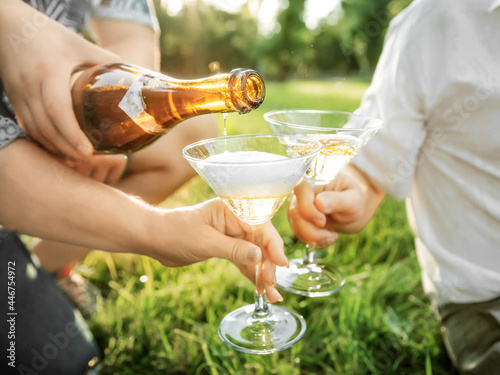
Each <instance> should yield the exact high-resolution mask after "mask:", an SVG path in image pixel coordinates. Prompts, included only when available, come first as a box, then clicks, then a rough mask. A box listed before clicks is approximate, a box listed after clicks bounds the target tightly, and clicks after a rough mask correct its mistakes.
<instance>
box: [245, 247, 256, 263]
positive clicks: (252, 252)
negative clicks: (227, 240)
mask: <svg viewBox="0 0 500 375" xmlns="http://www.w3.org/2000/svg"><path fill="white" fill-rule="evenodd" d="M257 257H258V254H257V249H255V248H252V249H250V250H248V251H247V259H248V260H249V261H250V262H253V261H255V260H257Z"/></svg>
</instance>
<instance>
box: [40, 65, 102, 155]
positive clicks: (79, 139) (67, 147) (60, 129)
mask: <svg viewBox="0 0 500 375" xmlns="http://www.w3.org/2000/svg"><path fill="white" fill-rule="evenodd" d="M69 75H70V73H69V72H68V81H69V79H70V77H69ZM41 98H42V101H43V109H44V110H45V113H46V121H44V123H43V124H39V126H40V127H42V126H43V128H44V129H46V131H50V132H51V133H50V135H51V137H50V138H49V137H47V136H46V138H49V140H50V141H51V142H52V143H53V144H54V145H55V146H56V147H57V148H58V149H59V150H61V152H62V153H63V154H64V155H66V156H69V157H72V158H75V159H76V160H85V159H88V158H89V157H90V156H91V155H92V153H93V146H92V144H91V143H90V141H89V140H88V139H87V137H86V135H85V133H84V132H83V131H82V130H81V128H80V126H79V124H78V122H77V120H76V117H75V114H74V111H73V102H72V99H71V91H70V87H69V85H66V86H64V85H61V83H60V82H58V81H55V80H51V79H50V78H48V79H47V80H46V81H44V82H43V86H42V92H41Z"/></svg>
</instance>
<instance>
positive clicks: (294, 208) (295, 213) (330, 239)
mask: <svg viewBox="0 0 500 375" xmlns="http://www.w3.org/2000/svg"><path fill="white" fill-rule="evenodd" d="M311 192H312V190H311ZM302 193H303V192H299V195H294V196H293V197H292V199H291V200H290V205H289V207H288V217H289V218H290V225H291V227H292V230H293V233H294V234H295V235H296V236H297V238H298V239H299V240H301V241H302V242H305V243H309V244H314V245H315V246H317V247H319V248H322V247H326V246H329V245H331V244H332V243H334V242H335V241H336V240H337V238H338V235H337V234H336V233H334V232H330V231H328V230H326V229H324V228H323V226H324V225H325V224H326V219H325V221H322V225H321V226H318V224H319V223H318V224H315V223H313V222H311V220H310V217H311V216H310V215H309V216H308V215H303V214H302V213H303V209H301V208H299V207H300V206H303V205H304V203H301V197H303V196H304V195H303V194H302ZM308 199H310V198H308ZM308 205H310V206H314V196H313V197H312V200H311V201H310V203H308ZM314 211H318V210H317V208H316V207H314ZM318 212H319V211H318ZM322 215H323V216H324V214H322ZM308 217H309V219H308Z"/></svg>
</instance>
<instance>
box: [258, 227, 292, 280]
mask: <svg viewBox="0 0 500 375" xmlns="http://www.w3.org/2000/svg"><path fill="white" fill-rule="evenodd" d="M262 234H263V237H262V240H263V248H264V251H265V254H264V256H265V258H266V260H267V259H268V260H269V261H270V262H272V263H273V264H275V265H277V266H282V267H285V266H287V265H288V259H287V258H286V255H285V250H284V245H283V239H282V238H281V236H280V235H279V233H278V231H277V230H276V228H274V226H273V225H272V224H271V222H267V223H265V224H264V227H263V233H262ZM271 281H272V280H271Z"/></svg>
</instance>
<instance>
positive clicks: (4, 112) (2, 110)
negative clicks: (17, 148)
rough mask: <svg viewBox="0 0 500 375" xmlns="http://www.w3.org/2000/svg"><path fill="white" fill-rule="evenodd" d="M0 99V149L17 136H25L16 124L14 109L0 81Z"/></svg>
mask: <svg viewBox="0 0 500 375" xmlns="http://www.w3.org/2000/svg"><path fill="white" fill-rule="evenodd" d="M0 99H1V100H0V149H2V148H4V147H6V146H8V145H9V144H11V143H12V142H13V141H14V140H16V139H17V138H19V137H26V133H25V132H24V131H23V130H22V129H21V128H20V127H19V125H18V124H17V121H16V117H15V116H14V110H13V109H12V106H11V105H10V103H9V100H8V99H7V95H5V92H4V91H3V87H2V85H1V82H0Z"/></svg>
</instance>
